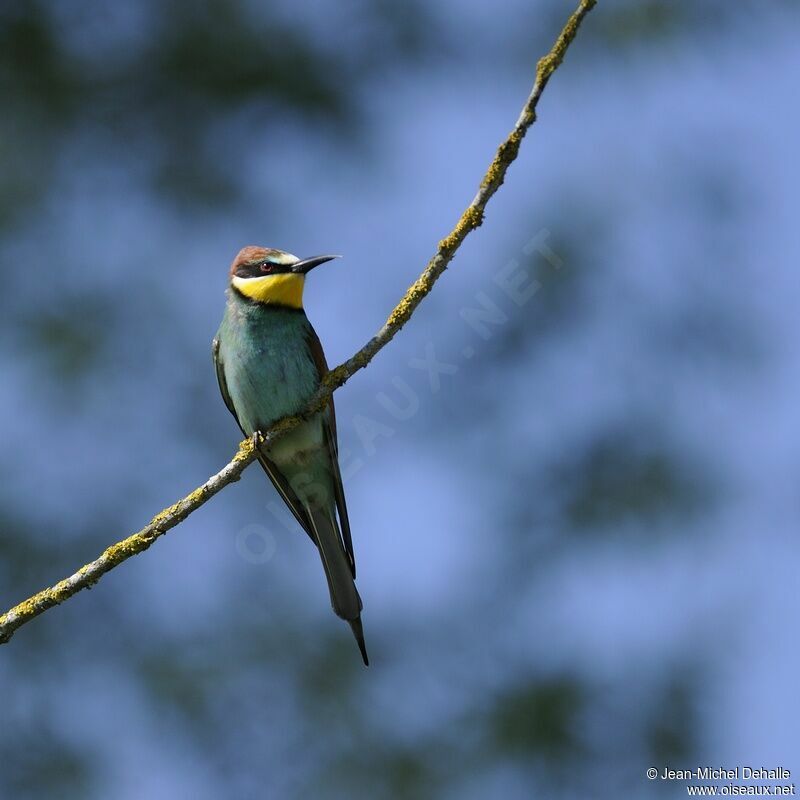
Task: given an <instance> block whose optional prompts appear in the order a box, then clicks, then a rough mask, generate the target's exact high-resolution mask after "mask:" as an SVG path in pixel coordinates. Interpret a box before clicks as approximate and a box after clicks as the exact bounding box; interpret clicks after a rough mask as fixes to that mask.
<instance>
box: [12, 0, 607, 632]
mask: <svg viewBox="0 0 800 800" xmlns="http://www.w3.org/2000/svg"><path fill="white" fill-rule="evenodd" d="M595 4H596V0H581V2H580V3H579V5H578V8H577V9H576V10H575V11H574V12H573V14H572V15H571V16H570V18H569V19H568V20H567V23H566V25H565V26H564V28H563V30H562V31H561V33H560V34H559V36H558V38H557V39H556V41H555V43H554V45H553V47H552V48H551V50H550V52H549V53H548V54H547V55H545V56H544V57H543V58H541V59H539V62H538V63H537V65H536V77H535V80H534V83H533V89H532V90H531V93H530V95H529V96H528V99H527V101H526V102H525V105H524V107H523V109H522V113H521V114H520V116H519V119H518V120H517V122H516V124H515V125H514V127H513V129H512V130H511V133H509V135H508V136H507V137H506V139H505V141H504V142H503V143H502V144H501V145H500V147H498V148H497V153H496V154H495V157H494V159H493V160H492V163H491V164H490V165H489V168H488V169H487V170H486V174H485V175H484V176H483V180H481V183H480V187H479V188H478V192H477V194H476V195H475V197H474V198H473V200H472V202H471V203H470V204H469V205H468V206H467V208H466V210H465V211H464V213H463V214H462V215H461V217H460V219H459V220H458V222H457V223H456V226H455V227H454V228H453V230H452V231H451V232H450V234H449V235H448V236H447V237H445V238H444V239H442V240H441V241H440V242H439V246H438V248H437V250H436V253H435V254H434V255H433V257H432V258H431V260H430V261H429V262H428V264H427V265H426V267H425V269H424V270H423V271H422V274H421V275H420V276H419V278H417V280H416V281H415V282H414V283H413V284H412V285H411V286H410V287H409V288H408V290H407V291H406V293H405V295H404V296H403V298H402V300H400V302H399V303H398V304H397V306H396V307H395V309H394V310H393V311H392V313H391V314H390V315H389V317H388V319H387V320H386V322H385V324H384V325H383V327H382V328H381V329H380V330H379V331H378V332H377V333H376V334H375V336H373V337H372V338H371V339H370V340H369V341H368V342H367V343H366V344H365V345H364V347H362V348H361V349H360V350H359V351H358V352H357V353H356V354H355V355H353V356H352V357H351V358H348V359H347V361H345V362H344V363H342V364H340V365H339V366H338V367H335V368H334V369H332V370H330V371H329V372H328V373H327V374H326V375H325V376H324V377H323V379H322V381H321V384H320V387H319V389H318V390H317V392H316V394H315V395H314V397H313V398H312V400H311V402H310V403H309V404H308V406H307V407H306V408H305V409H304V410H303V411H302V413H300V414H298V415H295V416H291V417H284V418H283V419H281V420H279V421H278V422H276V423H275V424H274V425H273V426H272V427H271V428H270V429H269V430H268V431H265V432H264V433H263V435H256V436H255V437H253V438H252V439H245V441H243V442H242V443H241V444H240V445H239V450H238V451H237V453H236V455H235V456H234V457H233V459H232V460H231V461H230V462H229V463H228V464H227V465H226V466H225V467H223V468H222V469H221V470H220V471H219V472H218V473H217V474H216V475H213V476H212V477H210V478H209V479H208V480H207V481H206V482H205V483H204V484H203V485H202V486H200V487H199V488H197V489H195V490H194V491H193V492H192V493H191V494H188V495H187V496H186V497H184V498H183V499H182V500H179V501H178V502H177V503H175V504H174V505H172V506H170V507H169V508H165V509H164V510H163V511H162V512H161V513H159V514H157V515H156V516H155V517H153V519H152V520H151V521H150V522H149V523H148V524H147V525H146V526H145V527H144V528H142V529H141V530H140V531H139V532H138V533H134V534H133V535H132V536H129V537H128V538H127V539H123V540H122V541H121V542H117V544H114V545H111V547H109V548H107V549H106V550H105V551H104V552H103V554H102V555H101V556H100V557H99V558H97V559H95V560H94V561H92V562H91V563H90V564H86V565H85V566H83V567H81V568H80V569H79V570H78V571H77V572H75V573H74V574H73V575H70V576H69V577H68V578H65V579H64V580H62V581H60V582H59V583H57V584H56V585H55V586H51V587H49V588H47V589H44V590H42V591H41V592H39V593H38V594H35V595H33V597H30V598H28V599H27V600H24V601H23V602H21V603H19V604H18V605H16V606H14V608H12V609H11V610H10V611H7V612H6V613H5V614H3V615H2V616H0V644H5V643H6V642H8V641H9V639H11V637H12V636H13V634H14V632H15V631H16V630H17V629H18V628H20V627H21V626H22V625H24V624H25V623H27V622H30V621H31V620H32V619H34V618H35V617H38V616H39V615H40V614H43V613H44V612H45V611H47V609H49V608H52V607H53V606H56V605H59V604H60V603H63V602H64V601H65V600H67V599H69V598H70V597H72V596H73V595H74V594H77V592H79V591H81V589H86V588H88V587H90V586H93V585H94V584H95V583H97V581H98V580H100V578H101V577H102V576H103V575H105V574H106V573H107V572H110V571H111V570H112V569H114V568H115V567H117V566H119V565H120V564H121V563H122V562H123V561H126V560H127V559H129V558H130V557H131V556H134V555H137V554H138V553H143V552H144V551H145V550H147V548H148V547H150V545H151V544H153V542H154V541H156V539H158V538H159V537H160V536H163V535H164V534H165V533H166V532H167V531H168V530H170V529H171V528H174V527H175V526H176V525H178V524H179V523H181V522H183V520H185V519H186V518H187V517H188V516H189V515H190V514H191V513H192V512H194V511H196V510H197V509H198V508H200V506H202V505H204V504H205V503H206V502H207V501H208V500H210V499H211V498H212V497H213V496H214V495H215V494H217V492H219V491H221V490H222V489H224V488H225V487H226V486H227V485H228V484H230V483H232V482H234V481H236V480H238V479H239V476H240V475H241V474H242V472H243V471H244V470H245V468H246V467H247V466H249V465H250V464H251V463H252V462H253V461H255V459H256V450H257V448H258V447H259V446H263V447H268V446H269V445H270V444H271V443H272V442H273V441H274V440H275V439H277V438H278V437H279V436H282V435H283V434H284V433H286V432H287V431H289V430H291V429H292V428H294V427H295V426H296V425H298V424H299V423H300V422H301V421H302V420H304V419H308V418H309V417H311V416H313V415H314V414H315V413H317V412H318V411H320V410H321V409H322V408H323V407H324V406H325V404H326V403H327V401H328V398H329V397H330V396H331V394H332V393H333V392H334V391H335V390H336V389H338V388H339V387H340V386H342V385H343V384H344V383H345V382H346V381H347V380H348V379H349V378H351V377H352V376H353V375H354V374H355V373H356V372H358V370H360V369H363V368H364V367H366V366H367V364H369V362H370V361H372V359H373V358H374V357H375V355H376V354H377V353H378V352H379V351H380V350H381V349H382V348H384V347H385V346H386V345H387V344H388V343H389V342H390V341H391V340H392V339H393V338H394V337H395V335H396V334H397V332H398V331H399V330H400V329H401V328H402V327H403V326H404V325H405V324H406V322H408V320H409V319H410V318H411V315H412V314H413V313H414V311H415V310H416V308H417V306H418V305H419V304H420V303H421V302H422V300H423V298H424V297H425V296H426V295H427V294H428V293H429V292H430V291H431V289H432V288H433V285H434V284H435V283H436V281H437V280H438V279H439V277H440V276H441V274H442V273H443V272H444V271H445V269H447V266H448V264H449V263H450V262H451V261H452V259H453V256H454V255H455V254H456V251H457V250H458V248H459V247H460V246H461V243H462V242H463V241H464V239H465V238H466V237H467V235H468V234H469V233H470V232H471V231H473V230H475V228H478V227H479V226H480V225H481V223H482V222H483V215H484V210H485V208H486V204H487V203H488V202H489V200H490V198H491V197H492V195H493V194H494V193H495V192H496V191H497V190H498V189H499V188H500V186H501V185H502V184H503V181H504V179H505V176H506V172H507V171H508V167H509V166H510V165H511V162H512V161H514V159H515V158H516V157H517V153H518V152H519V147H520V144H521V142H522V139H523V137H524V136H525V134H526V133H527V131H528V128H530V127H531V125H533V123H534V122H535V121H536V106H537V104H538V102H539V98H540V97H541V95H542V92H543V91H544V89H545V87H546V86H547V83H548V82H549V80H550V77H551V76H552V74H553V73H554V72H555V71H556V69H558V67H559V65H560V64H561V62H562V60H563V58H564V55H565V53H566V51H567V48H568V47H569V45H570V44H571V43H572V40H573V39H574V38H575V35H576V34H577V32H578V28H579V26H580V24H581V22H582V21H583V18H584V17H585V16H586V15H587V14H588V13H589V11H591V9H592V8H593V7H594V6H595Z"/></svg>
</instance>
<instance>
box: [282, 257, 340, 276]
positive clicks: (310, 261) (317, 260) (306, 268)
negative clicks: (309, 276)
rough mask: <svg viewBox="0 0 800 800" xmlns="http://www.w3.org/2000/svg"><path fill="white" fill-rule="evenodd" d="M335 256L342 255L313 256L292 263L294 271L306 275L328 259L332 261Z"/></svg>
mask: <svg viewBox="0 0 800 800" xmlns="http://www.w3.org/2000/svg"><path fill="white" fill-rule="evenodd" d="M334 258H341V256H312V257H311V258H304V259H303V260H302V261H298V262H297V263H296V264H292V272H298V273H300V274H301V275H305V274H306V273H307V272H311V270H312V269H314V267H318V266H319V265H320V264H324V263H325V262H326V261H332V260H333V259H334Z"/></svg>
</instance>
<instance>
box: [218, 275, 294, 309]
mask: <svg viewBox="0 0 800 800" xmlns="http://www.w3.org/2000/svg"><path fill="white" fill-rule="evenodd" d="M305 282H306V276H305V275H299V274H298V273H296V272H283V273H279V274H278V275H264V276H263V277H259V278H238V277H236V276H235V275H234V276H233V278H232V279H231V285H232V286H233V287H234V288H235V289H237V290H238V291H239V292H241V293H242V294H243V295H244V296H245V297H249V298H250V299H251V300H255V301H256V302H258V303H270V304H275V305H281V306H288V307H289V308H302V307H303V286H304V284H305Z"/></svg>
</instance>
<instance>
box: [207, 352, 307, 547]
mask: <svg viewBox="0 0 800 800" xmlns="http://www.w3.org/2000/svg"><path fill="white" fill-rule="evenodd" d="M211 354H212V356H213V357H214V368H215V370H216V372H217V382H218V383H219V391H220V394H221V395H222V399H223V401H224V402H225V405H226V406H227V407H228V411H230V412H231V414H233V418H234V419H235V420H236V424H237V425H238V426H239V430H240V431H241V432H242V435H243V436H247V435H248V434H247V432H246V431H245V429H244V428H243V427H242V424H241V422H239V417H238V415H237V414H236V409H235V408H234V406H233V400H231V396H230V393H229V392H228V384H227V381H226V380H225V366H224V364H223V363H222V359H221V358H220V357H219V338H218V337H217V338H215V339H214V341H213V342H212V343H211ZM258 463H259V464H261V466H262V467H263V469H264V472H266V473H267V476H268V477H269V479H270V480H271V481H272V485H273V486H274V487H275V489H276V490H277V491H278V494H279V495H280V496H281V497H282V498H283V501H284V503H286V505H287V506H288V507H289V510H290V511H291V512H292V514H294V517H295V519H296V520H297V521H298V522H299V523H300V527H301V528H302V529H303V530H304V531H305V532H306V533H307V534H308V535H309V538H310V539H311V541H312V542H314V544H316V543H317V540H316V539H315V538H314V532H313V528H312V526H311V520H310V518H309V516H308V512H307V511H306V510H305V508H303V504H302V503H301V502H300V500H299V499H298V497H297V495H296V494H295V493H294V490H293V489H292V487H291V486H289V483H288V481H287V480H286V479H285V478H284V477H283V475H281V473H280V472H279V471H278V468H277V467H276V466H275V464H274V463H273V462H272V461H271V460H270V459H269V458H267V456H266V455H264V453H259V454H258Z"/></svg>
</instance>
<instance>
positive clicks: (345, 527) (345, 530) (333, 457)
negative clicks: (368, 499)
mask: <svg viewBox="0 0 800 800" xmlns="http://www.w3.org/2000/svg"><path fill="white" fill-rule="evenodd" d="M308 349H309V351H310V352H311V356H312V358H313V359H314V364H315V365H316V367H317V372H318V373H319V376H320V377H322V376H323V375H324V374H325V373H326V372H327V371H328V362H327V360H326V359H325V353H324V351H323V350H322V343H321V342H320V340H319V336H317V334H316V331H315V330H314V329H313V328H312V327H311V326H310V325H309V326H308ZM322 429H323V431H324V433H325V441H326V444H327V448H328V456H329V461H330V464H331V478H332V479H333V490H334V494H335V496H336V509H337V511H338V512H339V524H340V525H341V528H342V543H343V544H344V549H345V552H346V553H347V559H348V561H349V562H350V571H351V572H352V573H353V579H355V577H356V557H355V553H354V552H353V539H352V536H351V535H350V520H349V518H348V516H347V503H346V502H345V499H344V487H343V486H342V475H341V473H340V471H339V443H338V441H337V439H336V409H335V408H334V405H333V396H331V397H330V398H329V400H328V413H327V414H322Z"/></svg>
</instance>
